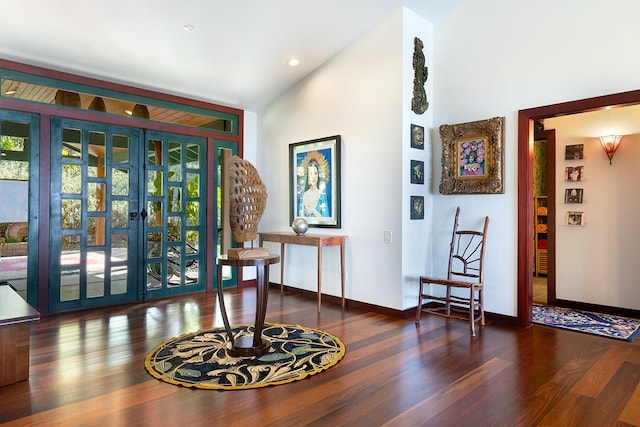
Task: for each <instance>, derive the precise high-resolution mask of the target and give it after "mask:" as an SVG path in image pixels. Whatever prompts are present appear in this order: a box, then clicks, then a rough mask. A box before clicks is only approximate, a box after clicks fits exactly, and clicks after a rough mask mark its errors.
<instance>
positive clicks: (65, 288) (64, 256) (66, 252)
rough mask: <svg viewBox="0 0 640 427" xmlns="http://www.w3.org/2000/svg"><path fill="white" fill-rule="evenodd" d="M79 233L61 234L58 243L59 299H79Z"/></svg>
mask: <svg viewBox="0 0 640 427" xmlns="http://www.w3.org/2000/svg"><path fill="white" fill-rule="evenodd" d="M80 238H81V237H80V235H79V234H75V235H67V236H62V239H61V244H60V301H75V300H78V299H80Z"/></svg>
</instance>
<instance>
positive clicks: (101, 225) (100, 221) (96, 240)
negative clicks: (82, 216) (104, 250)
mask: <svg viewBox="0 0 640 427" xmlns="http://www.w3.org/2000/svg"><path fill="white" fill-rule="evenodd" d="M105 226H106V220H105V218H104V217H98V216H91V217H89V218H87V246H102V245H104V242H105Z"/></svg>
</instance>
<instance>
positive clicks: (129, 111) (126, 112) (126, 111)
mask: <svg viewBox="0 0 640 427" xmlns="http://www.w3.org/2000/svg"><path fill="white" fill-rule="evenodd" d="M124 112H125V114H128V115H130V116H131V115H133V111H131V110H124Z"/></svg>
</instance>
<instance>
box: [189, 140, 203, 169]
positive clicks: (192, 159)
mask: <svg viewBox="0 0 640 427" xmlns="http://www.w3.org/2000/svg"><path fill="white" fill-rule="evenodd" d="M187 167H188V168H189V169H198V168H199V167H200V147H199V146H198V145H196V144H187Z"/></svg>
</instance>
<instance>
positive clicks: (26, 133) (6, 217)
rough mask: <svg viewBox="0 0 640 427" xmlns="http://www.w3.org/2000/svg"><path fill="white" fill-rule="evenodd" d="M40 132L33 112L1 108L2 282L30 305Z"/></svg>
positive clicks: (35, 252) (33, 289)
mask: <svg viewBox="0 0 640 427" xmlns="http://www.w3.org/2000/svg"><path fill="white" fill-rule="evenodd" d="M39 137H40V120H39V117H38V116H37V115H36V114H28V113H21V112H17V111H7V110H0V224H1V225H0V237H1V238H2V239H3V240H2V242H0V253H1V254H2V259H0V282H5V281H6V282H9V283H10V284H11V285H12V286H13V287H14V288H15V289H16V290H17V291H18V293H19V294H20V295H21V296H22V297H23V298H24V299H25V300H27V301H28V302H29V304H31V305H32V306H34V307H37V303H38V287H37V285H38V235H39V233H38V231H39V229H40V227H39V215H38V206H39V201H38V192H39V188H40V176H39V173H38V168H39V166H40V154H39V145H40V140H39ZM25 226H26V228H25ZM3 242H4V243H3Z"/></svg>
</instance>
